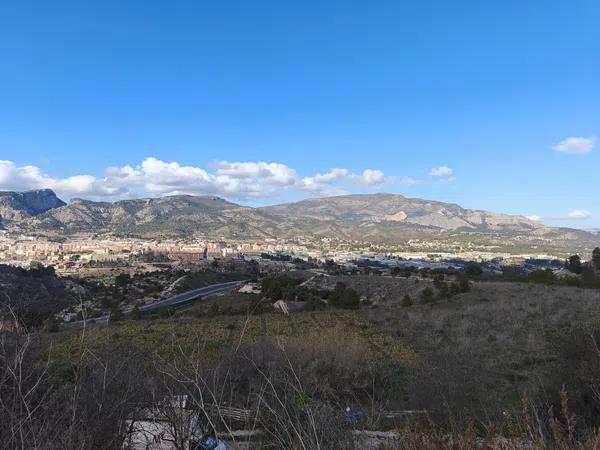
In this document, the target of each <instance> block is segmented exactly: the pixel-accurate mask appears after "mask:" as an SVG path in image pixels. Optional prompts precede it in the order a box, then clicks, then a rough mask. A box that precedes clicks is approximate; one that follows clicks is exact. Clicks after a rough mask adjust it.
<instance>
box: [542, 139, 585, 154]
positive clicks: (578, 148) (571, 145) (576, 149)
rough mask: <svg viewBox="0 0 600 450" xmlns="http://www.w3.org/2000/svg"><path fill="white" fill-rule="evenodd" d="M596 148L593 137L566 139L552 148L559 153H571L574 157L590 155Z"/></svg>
mask: <svg viewBox="0 0 600 450" xmlns="http://www.w3.org/2000/svg"><path fill="white" fill-rule="evenodd" d="M595 146H596V138H595V137H587V138H586V137H568V138H566V139H564V140H562V141H560V142H559V143H558V144H556V145H554V146H553V147H552V149H553V150H556V151H557V152H561V153H572V154H574V155H586V154H588V153H591V152H592V150H593V149H594V147H595Z"/></svg>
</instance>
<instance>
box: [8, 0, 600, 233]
mask: <svg viewBox="0 0 600 450" xmlns="http://www.w3.org/2000/svg"><path fill="white" fill-rule="evenodd" d="M2 6H3V9H2V14H0V189H5V190H6V189H28V188H38V187H51V188H54V189H55V190H57V192H59V194H60V195H62V196H63V197H65V198H70V197H76V196H80V197H88V198H94V199H114V198H124V197H131V196H139V195H164V194H170V193H177V192H189V193H198V194H202V193H208V194H217V195H222V196H226V197H228V198H230V199H232V200H237V201H239V202H241V203H245V204H252V205H262V204H269V203H275V202H280V201H285V200H292V199H298V198H304V197H308V196H314V195H331V194H336V193H341V192H378V191H387V192H394V193H401V194H404V195H407V196H411V197H422V198H428V199H435V200H441V201H450V202H455V203H459V204H461V205H462V206H465V207H471V208H480V209H488V210H494V211H500V212H508V213H515V214H522V215H529V216H532V215H535V216H538V217H540V218H541V220H542V221H544V222H545V223H549V224H552V225H564V226H575V227H580V228H591V227H600V202H599V201H598V194H599V193H600V177H599V176H598V172H599V170H600V145H597V144H596V136H600V120H599V119H600V83H599V81H598V80H600V27H598V23H600V4H599V3H598V2H597V1H591V0H590V1H577V0H575V1H547V0H546V1H531V0H521V1H512V0H506V1H502V2H481V1H460V0H457V1H455V2H448V1H421V2H402V1H379V0H373V1H369V2H365V1H327V0H322V1H318V2H317V1H308V0H305V1H289V2H282V1H262V0H255V1H252V2H249V1H220V2H206V1H200V0H196V1H189V2H184V1H170V2H164V1H160V2H159V1H153V0H147V1H144V2H141V1H125V0H121V1H109V0H105V1H95V2H91V1H87V2H85V1H80V2H64V1H55V2H36V1H30V2H27V1H25V2H16V1H15V2H12V1H8V2H3V5H2ZM332 169H336V170H332ZM365 171H366V172H365ZM436 175H437V176H436Z"/></svg>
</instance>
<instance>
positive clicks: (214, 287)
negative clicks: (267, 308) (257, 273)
mask: <svg viewBox="0 0 600 450" xmlns="http://www.w3.org/2000/svg"><path fill="white" fill-rule="evenodd" d="M247 281H248V280H242V281H230V282H227V283H218V284H211V285H210V286H205V287H201V288H198V289H194V290H191V291H187V292H183V293H181V294H177V295H174V296H172V297H169V298H166V299H164V300H160V301H158V302H156V303H152V304H151V305H144V306H140V307H139V310H140V311H141V312H142V313H148V312H152V311H154V310H157V309H161V308H167V307H170V306H172V307H177V306H178V305H182V304H186V303H190V302H192V301H194V300H201V299H203V298H207V297H210V296H213V295H216V294H220V293H221V292H227V291H230V290H231V289H234V288H236V287H238V286H240V285H242V284H244V283H246V282H247ZM132 309H133V308H128V309H126V310H124V311H123V314H128V313H130V312H131V310H132ZM108 317H109V315H108V314H106V315H104V316H100V317H96V318H94V319H89V320H87V322H88V323H101V324H103V323H108ZM92 321H93V322H92ZM85 322H86V321H84V320H80V321H77V322H67V323H66V324H65V325H72V326H74V325H80V326H82V325H84V323H85Z"/></svg>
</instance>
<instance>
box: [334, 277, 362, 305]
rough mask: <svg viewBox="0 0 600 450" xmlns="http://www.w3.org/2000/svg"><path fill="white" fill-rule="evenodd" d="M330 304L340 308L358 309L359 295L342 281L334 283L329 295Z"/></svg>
mask: <svg viewBox="0 0 600 450" xmlns="http://www.w3.org/2000/svg"><path fill="white" fill-rule="evenodd" d="M329 303H330V304H331V306H334V307H336V308H342V309H359V308H360V295H359V294H358V292H356V291H355V290H354V289H352V288H349V287H347V286H346V285H345V284H344V283H342V282H339V283H337V284H336V286H335V289H334V290H333V292H332V293H331V295H330V296H329Z"/></svg>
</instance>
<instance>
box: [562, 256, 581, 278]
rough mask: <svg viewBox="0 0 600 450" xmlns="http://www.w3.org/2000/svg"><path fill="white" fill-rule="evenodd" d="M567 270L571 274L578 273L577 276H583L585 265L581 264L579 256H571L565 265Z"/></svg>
mask: <svg viewBox="0 0 600 450" xmlns="http://www.w3.org/2000/svg"><path fill="white" fill-rule="evenodd" d="M565 268H566V269H567V270H568V271H569V272H572V273H576V274H577V275H579V274H581V272H582V271H583V265H582V264H581V258H580V257H579V255H573V256H569V259H567V262H566V263H565Z"/></svg>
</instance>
